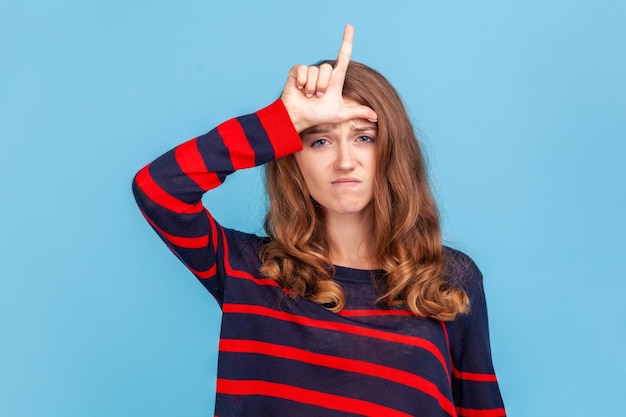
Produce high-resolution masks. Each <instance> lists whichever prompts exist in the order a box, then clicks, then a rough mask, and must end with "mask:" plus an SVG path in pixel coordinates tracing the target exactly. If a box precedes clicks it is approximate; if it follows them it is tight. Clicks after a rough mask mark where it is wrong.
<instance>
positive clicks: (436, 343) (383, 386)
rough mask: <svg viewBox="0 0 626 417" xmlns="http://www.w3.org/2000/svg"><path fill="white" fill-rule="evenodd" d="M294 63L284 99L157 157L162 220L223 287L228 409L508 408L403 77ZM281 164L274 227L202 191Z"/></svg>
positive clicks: (400, 411) (141, 194)
mask: <svg viewBox="0 0 626 417" xmlns="http://www.w3.org/2000/svg"><path fill="white" fill-rule="evenodd" d="M352 38H353V29H352V27H351V26H349V25H348V26H347V27H346V30H345V32H344V38H343V42H342V45H341V48H340V51H339V55H338V58H337V60H336V61H327V62H323V63H320V64H319V65H314V66H308V67H307V66H302V65H301V66H295V67H293V68H292V69H291V71H290V72H289V76H288V79H287V82H286V84H285V87H284V90H283V93H282V96H281V98H280V99H279V100H277V101H275V102H274V103H272V104H271V105H269V106H268V107H266V108H264V109H261V110H259V111H257V112H256V113H254V114H250V115H246V116H242V117H238V118H236V119H231V120H229V121H227V122H225V123H222V124H220V125H219V126H217V127H216V128H215V129H213V130H212V131H210V132H209V133H207V134H205V135H203V136H200V137H197V138H194V139H192V140H191V141H188V142H186V143H183V144H182V145H179V146H178V147H176V148H175V149H173V150H171V151H169V152H167V153H166V154H164V155H163V156H161V157H159V158H158V159H156V160H155V161H154V162H152V163H151V164H149V165H148V166H146V167H144V168H143V169H142V170H141V171H140V172H139V173H138V174H137V176H136V177H135V181H134V183H133V189H134V193H135V196H136V198H137V201H138V204H139V207H140V209H141V211H142V212H143V214H144V215H145V217H146V218H147V220H148V222H149V223H150V224H151V225H152V227H153V228H154V229H155V230H156V232H157V233H158V234H159V236H160V237H161V238H162V239H163V240H164V241H165V243H166V244H167V245H168V246H169V247H170V249H172V251H173V252H174V253H175V254H176V255H177V256H178V257H179V258H180V259H181V260H182V261H183V262H184V263H185V265H186V266H187V267H188V268H189V269H190V270H191V271H192V272H193V273H194V275H195V276H196V277H198V278H199V280H200V282H202V284H203V285H204V286H205V287H206V288H207V289H208V290H209V291H210V292H211V294H212V295H213V296H214V297H215V298H216V299H217V301H218V302H219V304H220V306H221V308H222V311H223V316H222V327H221V334H220V346H219V359H218V361H219V364H218V380H217V396H216V405H215V407H216V409H215V415H216V416H219V417H228V416H233V417H234V416H250V417H269V416H285V417H294V416H298V417H301V416H317V417H320V416H328V417H331V416H332V417H340V416H343V417H346V416H375V417H394V416H427V417H436V416H478V417H481V416H484V417H500V416H504V415H505V411H504V408H503V404H502V399H501V396H500V392H499V389H498V385H497V381H496V377H495V375H494V372H493V367H492V363H491V354H490V347H489V335H488V325H487V311H486V305H485V298H484V292H483V287H482V277H481V275H480V272H479V271H478V269H477V268H476V266H475V265H474V264H473V262H472V261H471V260H470V259H469V258H468V257H467V256H465V255H464V254H462V253H460V252H458V251H455V250H452V249H449V248H446V247H444V246H443V245H442V243H441V234H440V228H439V220H438V215H437V210H436V207H435V203H434V200H433V197H432V195H431V192H430V190H429V186H428V183H427V177H426V172H425V168H424V162H423V159H422V155H421V153H420V150H419V147H418V143H417V141H416V138H415V135H414V133H413V129H412V127H411V123H410V121H409V118H408V116H407V114H406V111H405V109H404V106H403V104H402V102H401V100H400V98H399V97H398V95H397V93H396V91H395V90H394V89H393V87H392V86H391V85H390V84H389V83H388V82H387V80H386V79H385V78H384V77H383V76H382V75H380V74H379V73H377V72H376V71H374V70H373V69H371V68H369V67H367V66H365V65H362V64H359V63H356V62H350V55H351V49H352ZM260 164H266V181H267V188H268V195H269V203H270V206H269V212H268V215H267V218H266V222H265V228H266V232H267V235H268V237H258V236H254V235H250V234H246V233H242V232H238V231H235V230H231V229H227V228H224V227H222V226H220V224H219V223H218V222H216V221H215V219H213V217H212V216H211V214H210V213H209V212H208V211H207V210H206V209H205V208H204V207H203V206H202V202H201V197H202V195H203V194H204V193H205V192H206V191H207V190H209V189H212V188H214V187H217V186H218V185H220V184H221V183H222V182H223V181H224V179H225V177H226V176H227V175H228V174H230V173H231V172H233V171H235V170H237V169H242V168H249V167H252V166H256V165H260Z"/></svg>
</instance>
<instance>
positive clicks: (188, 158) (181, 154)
mask: <svg viewBox="0 0 626 417" xmlns="http://www.w3.org/2000/svg"><path fill="white" fill-rule="evenodd" d="M197 142H198V138H194V139H191V140H190V141H187V142H185V143H183V144H182V145H179V146H177V147H176V149H175V157H176V162H177V163H178V166H180V169H181V170H182V171H183V172H184V173H185V175H187V176H188V177H189V178H191V179H192V180H193V181H194V182H195V183H196V184H198V186H199V187H200V188H202V189H203V190H204V191H208V190H210V189H213V188H215V187H217V186H218V185H220V184H221V183H222V182H221V181H220V179H219V177H218V176H217V174H216V173H215V172H209V170H208V169H207V167H206V164H205V163H204V159H202V156H201V155H200V152H199V151H198V143H197Z"/></svg>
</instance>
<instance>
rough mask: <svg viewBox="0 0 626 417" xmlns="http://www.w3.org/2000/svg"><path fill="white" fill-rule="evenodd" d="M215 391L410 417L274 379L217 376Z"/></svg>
mask: <svg viewBox="0 0 626 417" xmlns="http://www.w3.org/2000/svg"><path fill="white" fill-rule="evenodd" d="M217 392H218V393H220V394H227V395H263V396H266V397H273V398H281V399H284V400H289V401H295V402H299V403H303V404H311V405H314V406H317V407H322V408H328V409H331V410H338V411H343V412H346V413H353V414H359V415H362V416H366V417H381V416H385V417H411V416H410V415H409V414H406V413H403V412H401V411H398V410H394V409H393V408H389V407H385V406H382V405H379V404H376V403H372V402H369V401H363V400H357V399H355V398H348V397H342V396H339V395H333V394H327V393H324V392H319V391H313V390H309V389H304V388H299V387H294V386H291V385H286V384H278V383H275V382H265V381H248V380H239V381H235V380H229V379H222V378H218V380H217Z"/></svg>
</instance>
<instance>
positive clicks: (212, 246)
mask: <svg viewBox="0 0 626 417" xmlns="http://www.w3.org/2000/svg"><path fill="white" fill-rule="evenodd" d="M301 147H302V142H301V140H300V137H299V135H298V133H297V132H296V130H295V128H294V126H293V124H292V122H291V119H290V118H289V115H288V113H287V110H286V109H285V106H284V104H283V103H282V101H281V100H277V101H275V102H274V103H272V104H271V105H269V106H268V107H265V108H264V109H261V110H259V111H257V112H256V113H253V114H249V115H246V116H241V117H237V118H233V119H230V120H228V121H226V122H224V123H222V124H220V125H219V126H217V127H216V128H214V129H213V130H211V131H210V132H208V133H206V134H204V135H202V136H198V137H196V138H193V139H191V140H189V141H187V142H185V143H183V144H181V145H179V146H177V147H175V148H174V149H172V150H170V151H168V152H166V153H165V154H163V155H161V156H160V157H158V158H157V159H156V160H154V161H153V162H151V163H150V164H148V165H146V166H145V167H144V168H142V169H141V170H140V171H139V172H138V173H137V174H136V176H135V178H134V180H133V194H134V195H135V199H136V200H137V204H138V206H139V209H140V210H141V212H142V214H143V215H144V217H145V218H146V220H147V221H148V223H150V225H151V226H152V228H153V229H154V230H155V231H156V232H157V234H158V235H159V236H160V237H161V239H162V240H163V241H164V242H165V244H166V245H167V246H168V247H169V248H170V250H172V252H174V254H175V255H176V256H178V258H179V259H180V260H181V261H182V262H183V263H184V264H185V266H186V267H187V268H188V269H189V270H190V271H191V272H192V273H193V274H194V275H195V276H196V277H197V278H198V279H200V280H201V282H202V283H203V284H204V285H205V287H207V289H209V291H211V293H212V294H213V295H214V296H215V297H216V299H217V300H218V302H220V304H221V298H222V295H223V279H224V271H223V259H222V258H223V248H222V245H223V239H224V230H223V228H222V227H221V226H220V225H219V223H217V222H216V221H215V220H214V219H213V217H212V216H211V214H210V213H209V212H208V211H207V210H206V208H205V207H204V206H203V205H202V196H203V194H204V193H205V192H206V191H208V190H210V189H212V188H215V187H217V186H219V185H220V184H222V183H223V182H224V180H225V179H226V176H228V175H229V174H231V173H232V172H234V171H235V170H238V169H244V168H251V167H254V166H257V165H261V164H264V163H266V162H269V161H271V160H274V159H278V158H280V157H282V156H285V155H288V154H290V153H293V152H296V151H298V150H300V149H301Z"/></svg>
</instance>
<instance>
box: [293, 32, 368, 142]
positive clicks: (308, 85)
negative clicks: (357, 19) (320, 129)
mask: <svg viewBox="0 0 626 417" xmlns="http://www.w3.org/2000/svg"><path fill="white" fill-rule="evenodd" d="M353 38H354V28H353V27H352V25H346V28H345V29H344V32H343V40H342V42H341V47H340V48H339V54H338V55H337V62H336V64H335V67H334V68H333V67H332V66H331V65H329V64H322V65H320V66H319V67H317V66H306V65H295V66H294V67H292V68H291V70H290V71H289V76H288V77H287V82H286V83H285V87H284V88H283V93H282V95H281V99H282V101H283V103H284V104H285V107H286V108H287V112H288V113H289V116H290V117H291V121H292V122H293V124H294V126H295V128H296V130H297V131H298V133H300V132H302V131H304V130H306V129H308V128H310V127H313V126H316V125H319V124H322V123H341V122H345V121H346V120H350V119H368V120H371V121H376V120H377V119H378V117H377V116H376V112H374V110H372V109H371V108H369V107H367V106H363V105H355V104H350V105H349V104H346V103H345V102H344V99H343V95H342V91H343V83H344V80H345V78H346V71H347V70H348V64H349V63H350V56H351V55H352V39H353Z"/></svg>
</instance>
